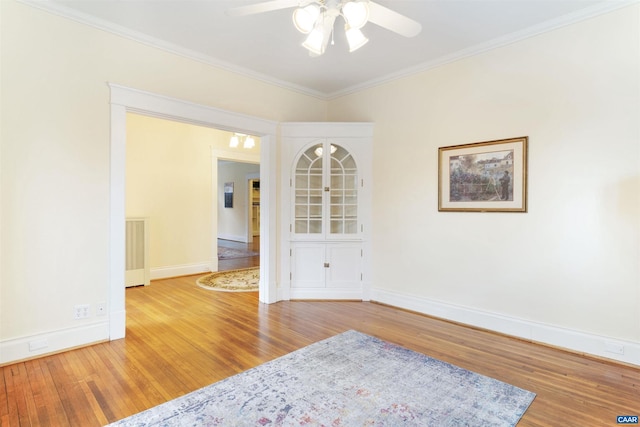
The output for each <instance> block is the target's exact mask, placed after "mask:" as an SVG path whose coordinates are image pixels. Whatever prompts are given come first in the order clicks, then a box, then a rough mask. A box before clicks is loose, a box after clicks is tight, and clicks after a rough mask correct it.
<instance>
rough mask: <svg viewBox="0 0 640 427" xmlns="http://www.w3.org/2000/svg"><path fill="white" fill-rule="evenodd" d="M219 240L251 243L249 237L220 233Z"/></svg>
mask: <svg viewBox="0 0 640 427" xmlns="http://www.w3.org/2000/svg"><path fill="white" fill-rule="evenodd" d="M218 239H222V240H231V241H233V242H242V243H249V241H248V240H247V236H244V235H239V234H224V233H218Z"/></svg>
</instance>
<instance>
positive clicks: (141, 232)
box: [124, 218, 150, 287]
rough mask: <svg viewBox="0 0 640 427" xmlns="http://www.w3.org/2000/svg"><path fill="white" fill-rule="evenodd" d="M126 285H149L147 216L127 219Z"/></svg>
mask: <svg viewBox="0 0 640 427" xmlns="http://www.w3.org/2000/svg"><path fill="white" fill-rule="evenodd" d="M125 232H126V239H125V242H126V262H125V265H126V271H125V284H124V285H125V286H126V287H129V286H140V285H144V286H147V285H149V283H150V278H149V276H150V275H149V221H148V219H147V218H127V220H126V227H125Z"/></svg>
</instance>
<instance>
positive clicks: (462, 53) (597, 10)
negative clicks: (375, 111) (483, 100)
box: [325, 0, 639, 100]
mask: <svg viewBox="0 0 640 427" xmlns="http://www.w3.org/2000/svg"><path fill="white" fill-rule="evenodd" d="M638 1H639V0H623V1H609V2H601V3H598V4H596V5H594V6H591V7H588V8H585V9H582V10H579V11H577V12H574V13H570V14H567V15H564V16H560V17H558V18H556V19H551V20H549V21H546V22H542V23H540V24H538V25H533V26H531V27H528V28H523V29H522V30H520V31H516V32H513V33H510V34H507V35H505V36H502V37H498V38H495V39H493V40H489V41H487V42H484V43H480V44H477V45H475V46H470V47H468V48H466V49H462V50H459V51H457V52H453V53H451V54H448V55H444V56H441V57H439V58H436V59H434V60H431V61H427V62H423V63H422V64H418V65H416V66H413V67H408V68H405V69H404V70H400V71H398V72H395V73H391V74H387V75H386V76H382V77H379V78H376V79H371V80H368V81H366V82H362V83H360V84H357V85H354V86H351V87H348V88H345V89H343V90H339V91H336V92H333V93H328V94H325V98H326V99H327V100H332V99H336V98H339V97H341V96H346V95H349V94H352V93H356V92H360V91H363V90H366V89H370V88H372V87H375V86H380V85H383V84H386V83H390V82H392V81H395V80H400V79H402V78H405V77H409V76H412V75H415V74H419V73H423V72H425V71H429V70H432V69H434V68H437V67H441V66H443V65H446V64H450V63H452V62H456V61H459V60H461V59H465V58H469V57H471V56H476V55H480V54H482V53H485V52H488V51H490V50H494V49H498V48H501V47H504V46H508V45H510V44H513V43H517V42H519V41H522V40H525V39H529V38H531V37H535V36H538V35H540V34H543V33H547V32H550V31H554V30H557V29H559V28H562V27H566V26H568V25H573V24H577V23H578V22H582V21H584V20H587V19H590V18H594V17H596V16H599V15H603V14H605V13H609V12H613V11H615V10H618V9H621V8H623V7H627V6H630V5H632V4H636V3H638Z"/></svg>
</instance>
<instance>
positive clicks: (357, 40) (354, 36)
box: [345, 25, 369, 52]
mask: <svg viewBox="0 0 640 427" xmlns="http://www.w3.org/2000/svg"><path fill="white" fill-rule="evenodd" d="M345 30H346V33H347V43H349V52H353V51H356V50H358V49H360V48H361V47H362V46H364V45H365V44H367V42H368V41H369V39H368V38H366V37H365V36H364V34H362V31H360V30H359V29H357V28H349V25H347V26H346V27H345Z"/></svg>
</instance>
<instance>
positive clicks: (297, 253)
mask: <svg viewBox="0 0 640 427" xmlns="http://www.w3.org/2000/svg"><path fill="white" fill-rule="evenodd" d="M291 298H294V299H309V298H319V299H362V244H360V243H357V242H354V243H330V244H325V243H312V242H304V243H294V244H293V245H292V249H291Z"/></svg>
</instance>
